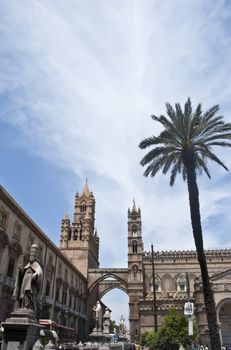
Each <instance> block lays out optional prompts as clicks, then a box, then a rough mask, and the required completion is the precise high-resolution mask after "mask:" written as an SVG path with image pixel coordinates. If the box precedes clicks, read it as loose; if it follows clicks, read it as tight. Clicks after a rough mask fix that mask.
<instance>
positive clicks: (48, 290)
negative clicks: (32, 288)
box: [46, 280, 51, 297]
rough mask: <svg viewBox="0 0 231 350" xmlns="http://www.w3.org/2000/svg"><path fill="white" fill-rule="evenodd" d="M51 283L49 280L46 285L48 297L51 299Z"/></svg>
mask: <svg viewBox="0 0 231 350" xmlns="http://www.w3.org/2000/svg"><path fill="white" fill-rule="evenodd" d="M50 285H51V284H50V281H49V280H47V285H46V296H47V297H49V296H50Z"/></svg>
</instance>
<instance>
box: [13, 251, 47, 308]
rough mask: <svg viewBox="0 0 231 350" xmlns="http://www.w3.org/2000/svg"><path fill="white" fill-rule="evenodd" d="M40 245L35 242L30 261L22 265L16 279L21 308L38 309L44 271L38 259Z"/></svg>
mask: <svg viewBox="0 0 231 350" xmlns="http://www.w3.org/2000/svg"><path fill="white" fill-rule="evenodd" d="M37 254H38V246H37V244H33V245H32V246H31V249H30V257H29V263H28V264H27V265H26V266H24V267H22V266H19V272H18V276H17V279H16V284H15V290H14V296H15V297H16V299H17V301H18V302H19V308H26V309H29V310H35V309H36V301H37V298H38V293H39V290H40V286H41V282H42V276H43V271H42V268H41V266H40V265H39V263H38V262H37V261H36V260H37Z"/></svg>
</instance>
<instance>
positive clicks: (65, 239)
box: [60, 182, 99, 277]
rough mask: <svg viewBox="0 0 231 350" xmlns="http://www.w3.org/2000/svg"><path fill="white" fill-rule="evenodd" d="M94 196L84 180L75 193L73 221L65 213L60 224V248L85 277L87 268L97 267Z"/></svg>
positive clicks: (97, 243) (97, 248)
mask: <svg viewBox="0 0 231 350" xmlns="http://www.w3.org/2000/svg"><path fill="white" fill-rule="evenodd" d="M94 224H95V198H94V196H93V193H92V192H90V191H89V188H88V184H87V182H86V184H85V186H84V188H83V191H82V193H81V195H79V193H76V195H75V207H74V221H73V223H72V224H71V222H70V219H69V216H68V215H67V214H66V215H65V216H64V218H63V220H62V224H61V235H60V250H61V252H62V253H63V254H64V255H65V256H66V257H67V258H68V259H69V260H70V261H71V262H72V264H73V265H74V266H76V268H77V269H78V270H79V271H80V272H82V274H83V275H84V276H85V277H87V275H88V269H89V268H98V267H99V260H98V259H99V237H98V234H97V231H96V230H95V228H94V226H95V225H94Z"/></svg>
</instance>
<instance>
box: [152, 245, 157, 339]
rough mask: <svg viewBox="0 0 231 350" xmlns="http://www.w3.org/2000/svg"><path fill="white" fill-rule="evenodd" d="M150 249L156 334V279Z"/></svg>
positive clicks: (155, 328) (155, 329)
mask: <svg viewBox="0 0 231 350" xmlns="http://www.w3.org/2000/svg"><path fill="white" fill-rule="evenodd" d="M151 249H152V287H153V310H154V331H155V332H157V331H158V325H157V305H156V277H155V266H154V253H153V244H152V245H151Z"/></svg>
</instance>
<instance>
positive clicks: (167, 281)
mask: <svg viewBox="0 0 231 350" xmlns="http://www.w3.org/2000/svg"><path fill="white" fill-rule="evenodd" d="M161 286H162V290H163V291H166V292H169V291H172V290H173V289H174V285H173V278H172V276H171V275H170V274H169V273H168V274H165V275H163V277H162V279H161Z"/></svg>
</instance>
